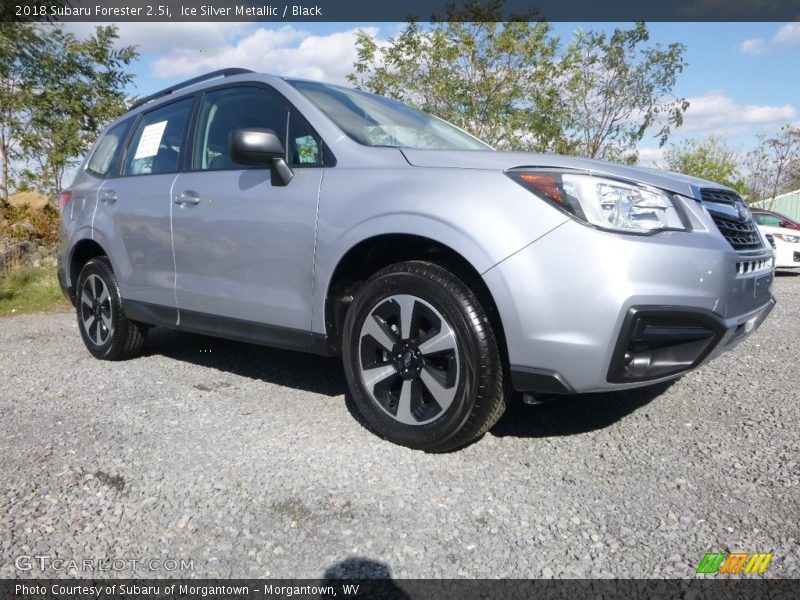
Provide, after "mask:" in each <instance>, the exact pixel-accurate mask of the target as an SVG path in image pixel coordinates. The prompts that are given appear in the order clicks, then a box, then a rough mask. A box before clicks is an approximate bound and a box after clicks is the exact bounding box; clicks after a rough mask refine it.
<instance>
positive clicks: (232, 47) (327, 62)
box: [153, 26, 378, 83]
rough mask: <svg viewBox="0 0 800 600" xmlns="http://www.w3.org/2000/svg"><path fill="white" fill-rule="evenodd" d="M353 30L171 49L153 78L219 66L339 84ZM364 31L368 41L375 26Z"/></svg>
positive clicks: (273, 32) (350, 57) (283, 31)
mask: <svg viewBox="0 0 800 600" xmlns="http://www.w3.org/2000/svg"><path fill="white" fill-rule="evenodd" d="M357 31H358V30H357V29H350V30H347V31H340V32H336V33H331V34H328V35H311V34H309V33H308V32H306V31H303V30H301V29H296V28H294V27H292V26H284V27H281V28H279V29H266V28H263V27H262V28H258V29H256V30H254V31H251V32H249V33H248V34H247V35H245V36H244V37H242V38H241V39H239V40H238V41H236V42H227V43H223V44H217V45H216V46H213V47H207V48H206V49H198V48H196V47H193V48H180V47H175V48H174V49H172V50H171V51H169V52H167V53H166V54H165V55H164V56H162V57H161V58H159V59H158V60H156V62H155V64H154V66H153V71H154V74H155V75H156V76H157V77H160V78H171V77H177V76H185V75H194V74H196V73H200V72H205V71H211V70H214V69H220V68H224V67H246V68H250V69H253V70H255V71H266V72H269V73H275V74H279V75H290V76H293V77H306V78H309V79H319V80H323V81H329V82H333V83H343V82H344V81H345V77H346V75H347V74H348V73H350V72H351V71H352V67H353V63H354V62H355V60H356V58H357V52H356V46H355V37H356V32H357ZM365 31H366V32H367V33H369V34H370V35H372V36H373V37H374V36H376V35H377V33H378V28H377V27H370V28H366V29H365Z"/></svg>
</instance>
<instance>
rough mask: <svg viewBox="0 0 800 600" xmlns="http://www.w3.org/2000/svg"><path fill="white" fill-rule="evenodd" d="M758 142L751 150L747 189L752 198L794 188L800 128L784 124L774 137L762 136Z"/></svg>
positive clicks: (771, 196)
mask: <svg viewBox="0 0 800 600" xmlns="http://www.w3.org/2000/svg"><path fill="white" fill-rule="evenodd" d="M758 140H759V142H758V146H757V147H756V148H755V149H754V150H752V151H750V152H749V153H748V154H747V157H746V159H745V164H746V166H747V168H748V171H749V175H748V178H747V191H748V195H749V197H750V198H751V199H753V200H756V199H759V200H767V199H769V200H770V208H771V207H772V202H773V201H774V200H775V196H777V195H778V194H780V193H782V192H786V191H790V190H791V189H793V187H792V186H793V185H795V184H796V183H795V181H796V180H795V177H797V174H798V172H799V171H800V128H797V127H792V126H791V125H784V126H783V127H781V129H780V131H779V132H778V133H776V134H775V135H773V136H771V137H766V136H764V135H761V136H759V138H758Z"/></svg>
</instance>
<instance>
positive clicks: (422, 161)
mask: <svg viewBox="0 0 800 600" xmlns="http://www.w3.org/2000/svg"><path fill="white" fill-rule="evenodd" d="M401 152H402V153H403V155H404V156H405V157H406V160H407V161H408V162H409V164H411V165H412V166H414V167H435V168H453V169H491V170H501V171H505V170H507V169H512V168H514V167H552V168H561V169H577V170H581V171H585V172H588V173H591V174H594V175H610V176H612V177H619V178H621V179H628V180H631V181H637V182H640V183H644V184H647V185H651V186H653V187H657V188H660V189H663V190H667V191H670V192H673V193H675V194H681V195H683V196H688V197H690V198H695V199H698V200H699V199H700V191H699V190H700V188H715V189H729V188H726V187H725V186H723V185H720V184H718V183H713V182H711V181H706V180H705V179H699V178H697V177H689V176H688V175H681V174H680V173H671V172H669V171H659V170H657V169H648V168H645V167H629V166H627V165H620V164H617V163H611V162H606V161H603V160H593V159H589V158H577V157H575V156H562V155H559V154H528V153H525V152H493V151H490V150H487V151H483V150H414V149H407V148H403V149H402V150H401Z"/></svg>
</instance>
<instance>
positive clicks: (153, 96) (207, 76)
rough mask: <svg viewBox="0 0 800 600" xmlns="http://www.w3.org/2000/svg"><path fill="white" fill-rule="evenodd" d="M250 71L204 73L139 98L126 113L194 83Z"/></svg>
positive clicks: (234, 70) (225, 70) (223, 70)
mask: <svg viewBox="0 0 800 600" xmlns="http://www.w3.org/2000/svg"><path fill="white" fill-rule="evenodd" d="M253 72H254V71H251V70H250V69H238V68H234V69H219V70H218V71H212V72H211V73H206V74H205V75H200V76H198V77H194V78H192V79H187V80H186V81H184V82H182V83H178V84H176V85H173V86H172V87H168V88H165V89H163V90H161V91H160V92H156V93H155V94H151V95H150V96H145V97H144V98H140V99H139V100H137V101H136V102H134V103H133V104H131V107H130V108H129V109H128V112H130V111H132V110H133V109H134V108H139V107H140V106H142V105H143V104H147V103H148V102H152V101H153V100H157V99H158V98H163V97H164V96H169V95H170V94H172V93H173V92H177V91H178V90H182V89H183V88H187V87H189V86H192V85H195V84H196V83H200V82H201V81H207V80H209V79H216V78H217V77H231V76H232V75H241V74H242V73H253Z"/></svg>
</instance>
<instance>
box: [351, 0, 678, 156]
mask: <svg viewBox="0 0 800 600" xmlns="http://www.w3.org/2000/svg"><path fill="white" fill-rule="evenodd" d="M463 6H464V7H465V8H464V9H463V10H462V11H461V12H453V9H451V12H450V13H449V14H448V18H449V19H450V20H449V21H448V22H446V23H445V22H436V23H431V24H430V26H428V27H424V28H423V27H421V26H420V25H418V24H416V23H409V24H408V25H407V26H406V28H405V30H404V31H403V32H402V33H400V34H399V35H398V36H397V37H395V38H392V39H390V40H389V41H388V43H387V44H385V45H380V46H379V45H378V44H377V43H376V42H375V40H373V39H372V38H371V37H370V36H369V35H368V34H366V33H364V32H360V33H359V34H358V37H357V48H358V58H357V60H356V62H355V64H354V72H353V73H352V74H351V75H350V76H349V77H348V79H349V81H350V82H351V83H353V84H355V85H356V86H357V87H360V88H362V89H366V90H369V91H372V92H375V93H378V94H382V95H385V96H389V97H391V98H394V99H397V100H400V101H403V102H406V103H408V104H411V105H413V106H416V107H417V108H419V109H421V110H423V111H425V112H428V113H431V114H434V115H436V116H438V117H441V118H443V119H445V120H447V121H450V122H452V123H454V124H456V125H458V126H459V127H462V128H463V129H466V130H467V131H469V132H470V133H472V134H474V135H476V136H477V137H479V138H481V139H483V140H484V141H486V142H488V143H489V144H491V145H493V146H495V147H496V148H498V149H503V150H526V151H555V152H565V153H573V154H580V155H583V156H590V157H593V158H606V159H612V160H625V161H628V162H630V161H632V160H634V159H635V158H636V149H635V148H636V143H637V142H638V141H639V140H641V139H642V137H643V136H644V134H645V131H646V130H647V129H648V128H649V127H651V126H657V127H659V129H658V132H657V135H658V137H659V140H660V142H661V143H662V144H664V143H665V142H666V141H667V139H668V137H669V134H670V133H671V131H672V130H673V129H674V128H675V127H678V126H679V125H680V124H681V123H682V120H683V113H684V112H685V110H686V108H687V107H688V103H687V102H686V101H685V100H684V99H682V98H675V97H674V96H673V95H672V92H671V90H672V88H673V86H674V84H675V81H676V79H677V76H678V74H679V73H680V72H681V71H682V70H683V68H684V66H685V64H686V63H685V62H684V61H683V59H682V56H683V52H684V47H683V46H682V45H680V44H671V45H669V46H668V47H667V48H661V47H660V46H658V45H655V46H648V45H647V42H648V40H649V35H648V32H647V28H646V26H645V25H644V24H643V23H639V24H637V25H636V26H635V27H634V28H633V29H630V30H625V29H615V30H614V32H613V34H611V35H607V34H605V33H594V32H579V33H578V34H576V37H575V39H573V41H572V42H571V43H570V44H569V45H568V46H567V47H566V48H564V49H562V48H561V46H560V40H559V38H558V37H557V36H556V35H554V34H553V31H552V29H551V27H550V26H549V25H548V24H547V23H544V22H530V21H509V22H505V23H500V22H498V21H501V20H502V14H501V6H502V1H501V0H489V2H488V4H486V5H481V4H478V3H477V2H475V1H474V0H472V1H469V2H467V3H466V4H465V5H463ZM531 18H532V17H531ZM470 19H473V20H470Z"/></svg>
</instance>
